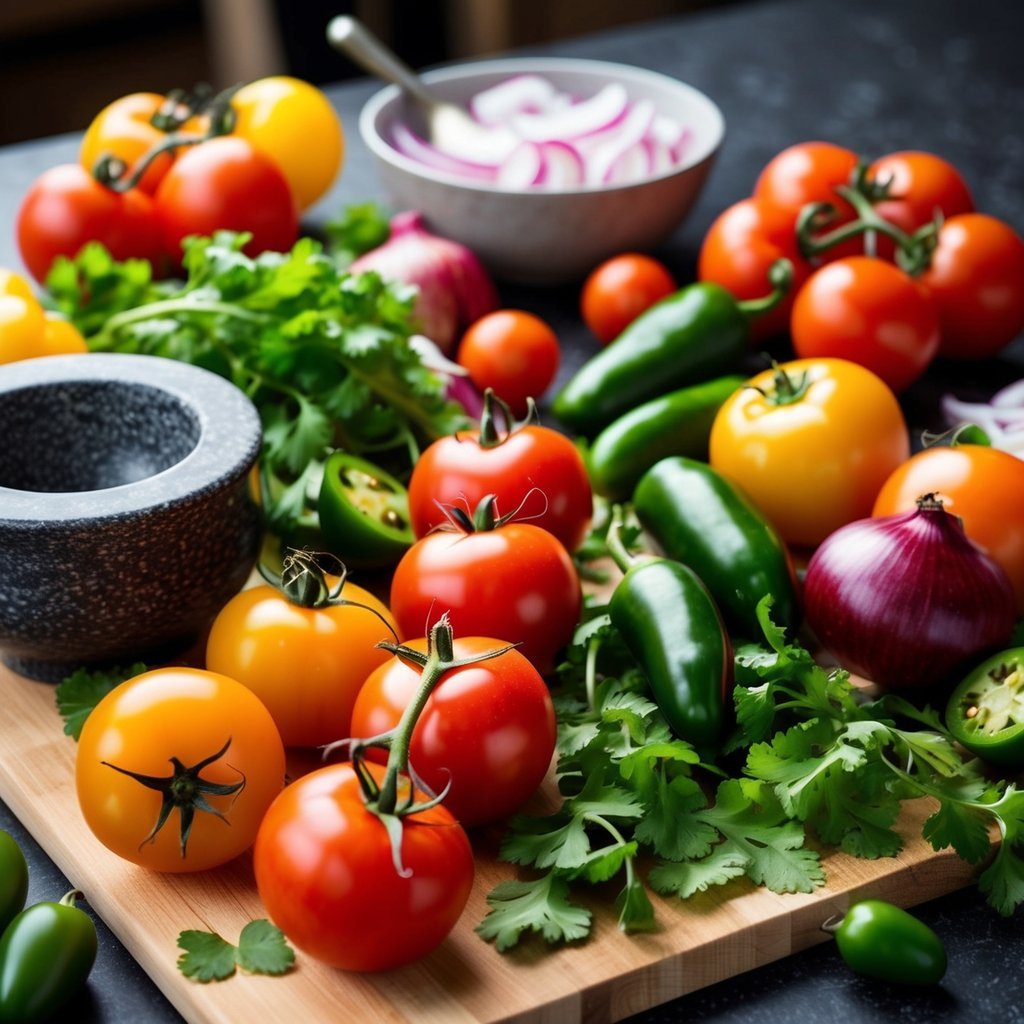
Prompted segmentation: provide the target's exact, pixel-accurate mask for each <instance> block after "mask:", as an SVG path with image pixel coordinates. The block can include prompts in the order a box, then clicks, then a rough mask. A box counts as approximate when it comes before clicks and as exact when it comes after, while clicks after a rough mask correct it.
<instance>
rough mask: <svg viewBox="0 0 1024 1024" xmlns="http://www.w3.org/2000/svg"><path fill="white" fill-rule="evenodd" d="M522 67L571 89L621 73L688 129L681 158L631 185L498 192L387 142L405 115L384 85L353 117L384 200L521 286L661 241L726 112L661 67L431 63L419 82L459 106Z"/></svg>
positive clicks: (559, 61)
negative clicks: (432, 67)
mask: <svg viewBox="0 0 1024 1024" xmlns="http://www.w3.org/2000/svg"><path fill="white" fill-rule="evenodd" d="M527 73H533V74H538V75H542V76H543V77H545V78H548V79H549V80H550V81H551V82H552V83H553V84H554V85H555V87H556V88H558V89H559V90H564V91H567V92H571V93H574V94H576V95H580V96H592V95H594V94H596V93H597V92H598V91H599V90H600V89H601V87H602V86H604V85H606V84H607V83H609V82H621V83H622V84H623V85H625V87H626V89H627V91H628V93H629V98H630V100H631V101H632V102H636V101H637V100H641V99H648V98H649V99H650V100H652V101H653V102H654V105H655V110H656V111H657V112H659V113H663V114H666V115H668V116H670V117H672V118H674V119H676V120H677V121H680V122H682V123H683V124H684V125H685V126H687V127H688V128H689V129H690V131H691V132H692V142H691V143H690V145H689V146H688V150H687V153H686V157H685V160H684V161H683V162H682V163H681V164H679V165H677V166H676V167H674V168H672V169H670V170H668V171H666V172H665V173H663V174H660V175H657V176H654V177H650V178H647V179H645V180H643V181H641V182H637V183H633V184H622V185H595V186H581V187H576V188H569V189H565V190H558V191H541V190H528V191H527V190H523V191H508V190H505V189H502V188H500V187H498V186H497V185H493V184H490V183H488V182H484V183H481V182H479V181H473V180H467V179H464V178H461V177H456V176H455V175H452V174H448V173H446V172H444V171H439V170H435V169H434V168H432V167H427V166H425V165H423V164H421V163H419V162H418V161H416V160H412V159H410V158H409V157H407V156H404V155H403V154H402V153H400V152H399V151H398V150H397V149H395V148H394V146H393V145H392V144H391V142H390V139H391V130H392V127H393V126H394V125H395V123H396V122H399V121H403V120H412V115H410V111H409V110H408V108H407V107H406V103H405V101H404V100H403V98H402V95H401V93H400V91H399V90H398V88H397V87H396V86H393V85H392V86H388V87H387V88H385V89H382V90H381V91H380V92H378V93H376V94H375V95H374V96H372V97H371V98H370V99H369V100H368V101H367V103H366V105H365V106H364V107H363V111H362V114H361V116H360V119H359V131H360V134H361V136H362V138H363V141H364V143H365V144H366V146H367V147H368V148H369V150H370V152H371V153H372V154H373V156H374V158H375V160H376V162H377V166H378V170H379V172H380V175H381V178H382V180H383V183H384V187H385V189H386V190H387V192H388V193H389V194H390V197H391V200H392V201H393V202H394V203H395V204H396V205H397V206H398V207H399V208H401V209H415V210H419V211H420V212H422V213H423V215H424V217H425V218H426V220H427V223H428V224H429V225H430V227H431V228H432V229H433V230H434V231H436V232H437V233H438V234H441V235H444V236H446V237H448V238H453V239H456V240H457V241H460V242H462V243H464V244H465V245H468V246H469V247H470V248H471V249H473V250H474V252H476V254H477V255H478V256H479V257H480V258H481V259H482V260H483V261H484V263H485V264H486V265H487V266H488V267H489V268H490V270H491V271H492V272H493V273H494V274H495V275H497V276H498V277H500V278H504V279H507V280H511V281H518V282H523V283H530V284H547V283H550V284H556V283H564V282H567V281H572V280H576V279H579V278H581V277H583V276H584V275H585V274H586V273H588V272H589V271H590V270H592V269H593V268H594V267H595V266H596V265H597V264H598V263H600V262H601V261H602V260H604V259H606V258H607V257H609V256H614V255H616V254H618V253H621V252H628V251H637V250H640V251H643V250H649V249H651V248H652V247H654V246H656V245H658V244H659V243H661V242H663V241H664V240H665V239H666V238H667V237H668V236H669V235H670V234H671V233H672V232H673V231H674V230H675V229H676V228H677V227H678V226H679V224H680V223H681V222H682V220H683V218H684V217H685V216H686V214H687V213H688V212H689V210H690V208H691V207H692V206H693V203H694V201H695V200H696V198H697V195H698V193H699V192H700V189H701V186H702V185H703V184H704V180H705V178H706V177H707V174H708V171H709V170H710V168H711V164H712V162H713V160H714V157H715V155H716V153H717V152H718V149H719V147H720V146H721V143H722V138H723V135H724V133H725V121H724V118H723V117H722V113H721V111H720V110H719V109H718V107H717V106H716V105H715V104H714V102H712V101H711V100H710V99H708V97H707V96H705V95H704V94H703V93H701V92H699V91H698V90H697V89H695V88H693V86H690V85H686V84H685V83H683V82H679V81H677V80H676V79H674V78H669V77H668V76H667V75H662V74H659V73H657V72H654V71H647V70H645V69H643V68H636V67H630V66H628V65H625V64H612V63H609V62H606V61H596V60H577V59H569V58H541V57H524V58H511V59H507V60H492V61H480V62H474V63H468V64H459V65H455V66H452V67H447V68H442V69H439V70H436V71H430V72H427V73H426V74H424V75H423V79H424V81H425V82H427V83H428V84H429V85H430V87H431V89H432V90H433V91H434V92H436V93H437V94H438V95H439V96H442V97H444V98H447V99H450V100H454V101H455V102H458V103H461V104H463V105H465V104H466V103H467V102H468V100H469V99H470V97H471V96H473V94H474V93H477V92H479V91H480V90H481V89H485V88H487V87H489V86H492V85H496V84H497V83H499V82H501V81H504V80H505V79H507V78H511V77H512V76H513V75H521V74H527ZM413 123H415V122H414V121H413Z"/></svg>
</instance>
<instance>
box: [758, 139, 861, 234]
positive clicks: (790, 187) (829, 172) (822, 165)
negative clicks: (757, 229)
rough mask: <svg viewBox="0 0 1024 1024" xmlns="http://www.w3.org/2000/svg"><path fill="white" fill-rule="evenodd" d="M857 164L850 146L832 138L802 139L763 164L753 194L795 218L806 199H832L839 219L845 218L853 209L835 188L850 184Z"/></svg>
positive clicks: (811, 201) (818, 200)
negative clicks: (838, 143) (822, 139)
mask: <svg viewBox="0 0 1024 1024" xmlns="http://www.w3.org/2000/svg"><path fill="white" fill-rule="evenodd" d="M856 167H857V154H856V153H854V152H853V150H850V149H845V148H844V147H842V146H836V145H834V144H833V143H831V142H801V143H798V144H797V145H795V146H790V147H789V148H787V149H784V150H783V151H782V152H781V153H779V154H778V155H776V156H774V157H772V159H771V160H769V161H768V163H767V164H765V166H764V169H763V170H762V171H761V173H760V175H759V176H758V179H757V182H756V184H755V185H754V198H755V199H760V200H761V201H762V202H765V203H770V204H771V205H772V206H774V207H776V208H777V209H779V210H784V211H785V212H787V213H789V214H790V215H791V216H792V217H793V218H794V219H795V218H796V215H797V214H798V213H799V212H800V211H801V209H803V207H804V206H806V205H807V204H808V203H835V204H836V207H837V208H838V210H839V211H840V215H841V219H843V220H848V219H849V218H850V216H851V215H852V213H853V211H852V209H851V208H850V205H849V204H848V203H847V202H846V201H845V200H844V199H840V198H839V197H838V196H837V195H836V193H835V188H836V186H837V185H848V184H850V180H851V177H852V175H853V172H854V170H855V169H856Z"/></svg>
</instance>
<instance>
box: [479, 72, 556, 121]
mask: <svg viewBox="0 0 1024 1024" xmlns="http://www.w3.org/2000/svg"><path fill="white" fill-rule="evenodd" d="M566 103H567V98H566V97H565V94H564V93H559V92H558V91H557V90H556V89H555V87H554V85H552V83H551V82H550V81H549V80H548V79H546V78H542V77H541V76H540V75H513V76H512V78H507V79H505V81H504V82H499V83H498V84H497V85H492V86H491V87H490V88H489V89H484V90H483V91H482V92H478V93H477V94H476V95H475V96H474V97H473V98H472V99H471V100H470V101H469V112H470V113H471V114H472V115H473V117H475V118H476V119H477V120H478V121H479V122H480V123H481V124H489V125H493V124H502V123H503V122H505V121H508V120H509V118H511V117H514V116H515V115H516V114H536V113H542V112H544V111H548V110H551V109H552V108H553V107H557V106H565V105H566Z"/></svg>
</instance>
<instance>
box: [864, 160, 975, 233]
mask: <svg viewBox="0 0 1024 1024" xmlns="http://www.w3.org/2000/svg"><path fill="white" fill-rule="evenodd" d="M868 177H869V178H870V179H872V180H875V181H878V182H886V181H888V182H891V184H890V186H889V195H890V196H891V198H890V199H887V200H883V201H882V202H880V203H877V204H876V205H875V209H876V210H877V212H878V213H879V214H881V215H882V216H883V217H884V218H885V219H886V220H891V221H893V222H894V223H896V224H898V225H899V226H900V227H902V228H903V229H904V230H906V231H914V230H916V229H917V228H919V227H921V226H922V225H923V224H927V223H928V222H929V221H930V220H934V219H935V215H936V213H940V214H941V215H942V216H943V217H947V218H948V217H954V216H956V215H957V214H958V213H970V212H971V211H973V209H974V201H973V200H972V199H971V193H970V191H969V190H968V188H967V185H966V183H965V182H964V180H963V178H962V177H960V174H959V172H958V171H957V169H956V168H955V167H954V166H953V165H952V164H950V163H948V162H947V161H946V160H943V159H942V158H941V157H938V156H935V155H934V154H933V153H922V152H918V151H914V150H908V151H906V152H901V153H889V154H888V155H887V156H883V157H880V158H879V159H878V160H876V161H875V162H874V163H873V164H871V166H870V167H869V168H868Z"/></svg>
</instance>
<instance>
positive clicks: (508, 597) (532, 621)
mask: <svg viewBox="0 0 1024 1024" xmlns="http://www.w3.org/2000/svg"><path fill="white" fill-rule="evenodd" d="M580 601H581V597H580V581H579V576H578V575H577V573H576V568H575V566H574V565H573V563H572V559H571V558H570V557H569V555H568V553H567V552H566V550H565V548H564V547H563V546H562V544H561V542H560V541H559V540H557V539H556V538H555V537H553V536H552V535H551V534H550V533H548V532H547V531H546V530H542V529H541V528H540V527H539V526H532V525H530V524H529V523H506V524H505V525H504V526H499V527H495V528H494V529H491V530H479V531H477V532H474V533H465V532H463V531H461V530H454V529H453V530H437V531H435V532H434V533H431V534H428V535H427V536H426V537H423V538H422V539H421V540H418V541H417V542H416V543H415V544H413V546H412V547H411V548H409V550H408V551H407V552H406V553H405V554H404V555H403V556H402V559H401V561H400V562H399V563H398V566H397V567H396V569H395V573H394V576H393V577H392V580H391V601H390V607H391V613H392V614H393V615H394V617H395V620H396V621H397V622H398V631H399V634H400V635H401V636H402V637H403V638H404V637H420V636H424V635H425V634H426V633H427V631H428V630H429V628H430V627H431V626H432V625H433V624H434V623H435V622H436V621H437V620H438V618H439V617H440V616H441V615H442V614H443V613H444V612H446V611H448V612H450V613H451V623H452V629H453V630H454V631H455V635H456V636H496V637H500V638H501V639H502V640H504V641H505V642H506V643H517V644H520V645H521V646H520V648H519V649H520V650H521V651H522V652H523V654H524V655H526V657H527V658H529V659H530V661H531V662H533V664H534V666H535V667H536V668H537V669H538V671H540V672H549V671H550V670H551V669H552V668H553V667H554V664H555V655H556V654H557V653H558V652H559V650H561V648H562V647H564V646H565V645H566V644H567V643H568V642H569V640H570V639H571V638H572V634H573V630H574V629H575V628H576V623H577V621H578V620H579V613H580Z"/></svg>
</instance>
